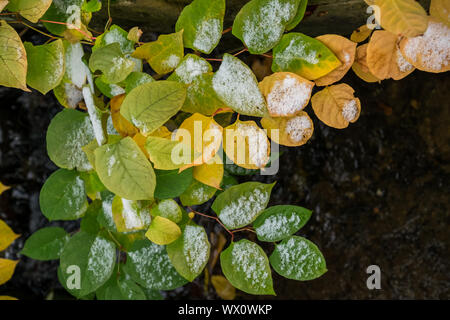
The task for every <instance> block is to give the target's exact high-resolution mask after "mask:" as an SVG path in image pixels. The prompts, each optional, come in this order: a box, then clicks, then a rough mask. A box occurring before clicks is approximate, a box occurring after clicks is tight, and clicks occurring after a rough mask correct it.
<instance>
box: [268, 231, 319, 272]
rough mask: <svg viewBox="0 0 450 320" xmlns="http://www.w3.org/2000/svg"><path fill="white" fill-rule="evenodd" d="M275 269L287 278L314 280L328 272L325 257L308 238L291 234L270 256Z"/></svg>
mask: <svg viewBox="0 0 450 320" xmlns="http://www.w3.org/2000/svg"><path fill="white" fill-rule="evenodd" d="M270 264H271V265H272V267H273V269H274V270H275V271H276V272H277V273H278V274H280V275H282V276H283V277H285V278H288V279H293V280H300V281H306V280H312V279H316V278H318V277H320V276H321V275H323V274H324V273H325V272H327V266H326V263H325V258H324V257H323V255H322V253H321V252H320V250H319V248H317V246H316V245H315V244H314V243H312V242H311V241H309V240H308V239H305V238H302V237H297V236H291V237H289V238H287V239H284V240H283V241H282V242H281V243H280V244H278V245H277V246H276V248H275V250H274V251H273V253H272V255H271V256H270Z"/></svg>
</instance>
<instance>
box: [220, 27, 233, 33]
mask: <svg viewBox="0 0 450 320" xmlns="http://www.w3.org/2000/svg"><path fill="white" fill-rule="evenodd" d="M231 30H233V28H232V27H229V28H228V29H225V30H223V32H222V34H225V33H228V32H230V31H231Z"/></svg>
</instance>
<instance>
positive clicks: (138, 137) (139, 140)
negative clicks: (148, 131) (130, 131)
mask: <svg viewBox="0 0 450 320" xmlns="http://www.w3.org/2000/svg"><path fill="white" fill-rule="evenodd" d="M133 140H134V142H136V144H137V145H138V146H139V148H141V150H142V152H143V153H144V154H145V156H146V157H147V158H150V155H149V154H148V151H147V148H145V143H146V142H147V137H146V136H144V135H143V134H142V133H140V132H138V133H136V135H135V136H134V137H133Z"/></svg>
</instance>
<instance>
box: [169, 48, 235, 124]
mask: <svg viewBox="0 0 450 320" xmlns="http://www.w3.org/2000/svg"><path fill="white" fill-rule="evenodd" d="M211 71H212V67H211V65H210V64H209V63H208V61H206V60H205V59H203V58H201V57H199V56H196V55H194V54H187V55H186V56H185V57H184V58H183V60H182V61H181V62H180V64H179V65H178V67H177V68H176V69H175V71H174V72H173V73H172V74H171V75H170V77H169V78H168V80H174V81H178V82H181V83H185V84H187V85H188V87H187V95H186V100H185V101H184V104H183V107H182V108H181V110H182V111H184V112H189V113H196V112H198V113H201V114H204V115H211V114H213V113H214V112H215V111H216V110H217V109H219V108H226V107H227V106H226V105H225V104H224V103H223V102H222V101H221V100H220V99H219V97H218V96H217V94H216V92H215V91H214V89H213V87H212V78H213V75H214V74H213V73H212V72H211Z"/></svg>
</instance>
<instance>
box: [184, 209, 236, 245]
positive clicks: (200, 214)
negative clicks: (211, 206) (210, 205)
mask: <svg viewBox="0 0 450 320" xmlns="http://www.w3.org/2000/svg"><path fill="white" fill-rule="evenodd" d="M189 209H191V211H192V212H193V213H194V214H198V215H199V216H202V217H206V218H209V219H213V220H216V221H217V222H218V223H219V224H220V225H221V226H222V227H223V228H224V229H225V230H226V231H227V232H228V233H229V234H230V236H231V241H232V242H233V241H234V234H233V232H231V231H230V230H229V229H228V228H227V227H225V225H224V224H223V223H222V221H220V219H219V218H218V217H213V216H209V215H207V214H204V213H201V212H198V211H195V210H193V209H192V208H191V207H189Z"/></svg>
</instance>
